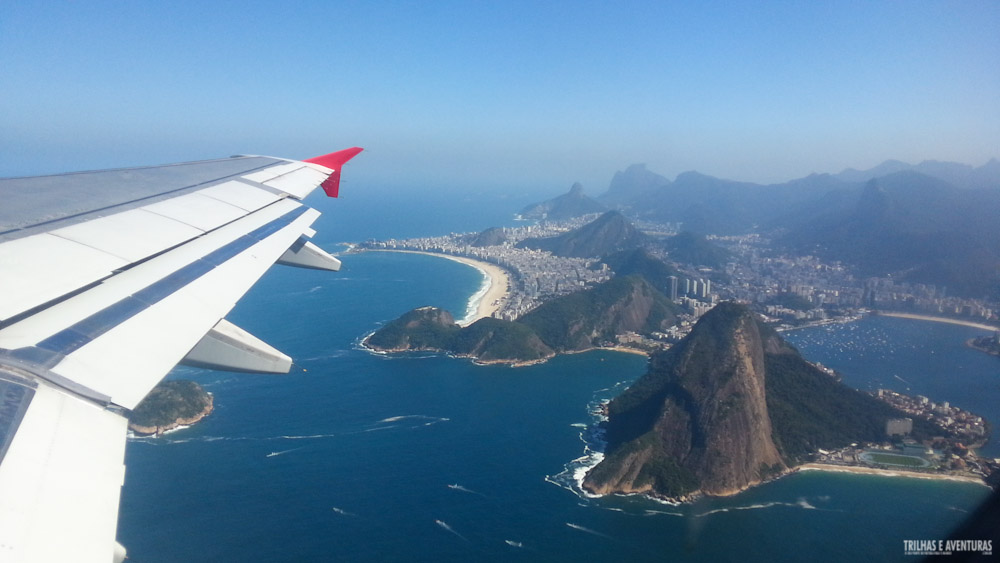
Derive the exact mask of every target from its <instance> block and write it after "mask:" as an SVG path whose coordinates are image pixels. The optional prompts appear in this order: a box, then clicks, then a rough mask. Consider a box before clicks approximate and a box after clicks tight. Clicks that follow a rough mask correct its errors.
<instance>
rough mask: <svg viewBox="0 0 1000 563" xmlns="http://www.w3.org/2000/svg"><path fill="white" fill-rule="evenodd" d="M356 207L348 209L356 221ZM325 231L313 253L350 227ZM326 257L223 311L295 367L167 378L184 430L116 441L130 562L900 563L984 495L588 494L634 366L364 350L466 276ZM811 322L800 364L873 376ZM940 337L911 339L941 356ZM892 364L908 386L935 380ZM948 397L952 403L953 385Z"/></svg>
mask: <svg viewBox="0 0 1000 563" xmlns="http://www.w3.org/2000/svg"><path fill="white" fill-rule="evenodd" d="M428 205H429V204H428ZM515 210H516V208H515ZM327 212H328V213H332V212H331V211H327ZM362 215H363V214H362V213H358V214H356V215H354V216H353V217H354V218H353V219H352V221H356V222H358V223H359V224H364V221H363V219H362V218H361V216H362ZM324 220H327V221H328V220H329V219H328V218H326V217H324ZM502 220H503V216H501V215H500V214H499V213H498V214H497V221H502ZM462 221H470V222H471V220H469V219H468V218H463V219H462ZM462 221H458V223H461V224H463V225H464V224H465V223H463V222H462ZM438 222H440V220H439V221H438ZM493 224H495V223H493ZM488 226H492V225H491V224H490V223H487V224H481V225H479V226H476V227H465V228H464V229H461V230H471V229H477V228H485V227H488ZM329 227H330V231H327V232H326V234H325V235H323V236H325V237H328V238H327V239H326V242H325V243H324V245H325V246H327V247H331V245H332V244H333V243H334V242H337V241H342V240H349V239H350V237H349V236H347V233H345V234H344V236H343V237H342V238H336V237H337V236H338V234H340V231H338V230H337V229H338V228H339V227H337V226H335V225H332V224H331V225H329ZM325 228H326V227H324V226H323V225H319V226H318V230H320V233H324V229H325ZM385 228H386V230H387V232H386V234H383V235H377V234H375V233H373V234H372V235H371V236H383V237H387V236H417V235H433V234H439V233H441V232H446V231H447V230H449V227H448V226H447V225H443V224H442V225H438V224H436V223H434V222H429V221H427V220H426V218H425V217H424V216H423V215H421V216H420V219H419V224H418V223H417V222H413V223H407V222H406V221H404V220H401V221H400V222H398V223H396V224H394V225H387V226H386V227H385ZM433 229H437V230H433ZM393 230H395V232H394V231H393ZM454 230H460V229H457V228H455V229H454ZM331 231H332V234H331ZM343 260H344V268H343V270H342V271H341V272H339V273H336V274H330V273H322V272H311V271H307V270H296V269H291V268H279V267H276V268H273V269H272V270H271V271H270V272H269V273H268V274H267V275H266V276H265V277H264V278H263V279H262V280H261V281H260V282H259V283H258V284H257V285H256V286H255V287H254V288H253V290H252V291H251V292H250V293H249V294H248V295H247V296H246V298H244V300H243V301H241V302H240V304H239V305H238V306H237V308H236V309H235V310H234V311H233V314H232V315H230V317H229V318H230V319H231V320H233V321H234V322H235V323H236V324H238V325H240V326H242V327H244V328H246V329H247V330H249V331H250V332H252V333H253V334H255V335H257V336H259V337H261V338H263V339H264V340H266V341H268V342H270V343H271V344H273V345H275V346H277V347H278V348H279V349H282V350H284V351H285V352H287V353H289V354H290V355H292V356H293V357H294V358H296V362H297V364H296V366H297V367H296V369H293V372H292V373H291V374H289V375H284V376H262V375H247V374H239V375H238V374H228V373H222V372H211V371H203V370H194V369H190V368H178V369H177V370H175V372H174V373H172V375H171V377H183V378H190V379H195V380H196V381H199V382H200V383H202V384H203V385H204V386H205V387H206V388H207V389H208V390H209V391H211V392H212V393H213V394H214V396H215V404H216V411H215V413H213V414H212V415H211V416H210V417H208V418H206V419H205V420H204V421H202V422H201V423H199V424H197V425H195V426H193V427H191V428H188V429H184V430H180V431H177V432H174V433H171V434H168V435H167V436H164V437H160V438H155V439H136V440H130V442H129V445H128V447H127V450H126V464H127V473H126V481H125V486H124V487H123V492H122V503H121V518H120V525H119V539H120V541H121V542H122V543H123V545H125V546H126V547H127V548H128V550H129V554H130V557H131V558H132V560H135V561H142V562H155V561H247V562H256V561H260V562H264V561H508V560H514V561H520V560H524V561H579V560H583V559H599V560H623V559H631V560H635V561H781V560H786V561H804V560H808V561H843V560H845V559H867V560H878V561H882V560H906V559H912V558H907V557H906V556H905V555H904V551H903V543H902V540H905V539H938V538H943V537H944V536H945V534H946V533H947V532H946V531H947V530H948V529H950V528H951V527H952V526H954V525H955V524H957V523H958V522H960V521H961V519H962V517H963V516H964V515H965V514H966V513H967V512H968V511H969V510H971V509H972V508H973V507H974V506H976V505H977V504H978V503H979V502H980V501H981V500H982V499H984V498H985V497H986V496H987V494H988V490H987V489H986V488H985V487H982V486H978V485H973V484H966V483H954V482H944V481H930V480H918V479H903V478H891V477H881V476H865V475H848V474H837V473H826V472H816V471H808V472H801V473H798V474H795V475H791V476H788V477H785V478H782V479H779V480H777V481H774V482H771V483H768V484H765V485H763V486H760V487H757V488H754V489H752V490H750V491H747V492H745V493H743V494H740V495H736V496H734V497H729V498H722V499H704V500H702V501H700V502H698V503H696V504H694V505H691V506H681V507H678V506H670V505H665V504H661V503H657V502H653V501H650V500H646V499H642V498H636V497H628V498H624V497H611V498H604V499H590V498H586V497H584V496H582V495H580V494H579V492H578V491H575V490H574V481H573V478H572V472H573V470H574V469H575V468H577V467H578V466H579V465H580V464H582V463H584V462H583V461H581V458H584V457H585V455H586V453H587V452H586V448H587V444H586V440H591V441H592V428H593V425H594V423H595V422H596V416H595V414H594V409H595V408H596V406H597V405H598V404H599V402H600V401H601V400H604V399H608V398H610V397H613V396H614V395H616V394H617V393H619V392H620V391H621V390H622V389H623V388H624V386H627V385H628V383H629V382H630V381H632V380H634V379H635V378H636V377H638V376H639V375H641V374H642V373H643V372H644V370H645V366H646V359H645V358H644V357H642V356H636V355H631V354H623V353H615V352H590V353H584V354H576V355H568V356H561V357H558V358H556V359H554V360H552V361H550V362H548V363H546V364H542V365H537V366H530V367H524V368H509V367H503V366H476V365H473V364H472V363H471V362H469V361H467V360H462V359H455V358H449V357H445V356H440V355H433V354H405V355H400V356H393V357H388V356H380V355H376V354H371V353H369V352H367V351H365V350H363V349H361V348H360V347H359V345H358V343H359V340H360V339H361V338H362V337H363V336H364V335H365V334H367V333H368V332H370V331H372V330H374V329H376V328H377V327H378V326H379V325H380V324H381V323H384V322H386V321H389V320H391V319H393V318H395V317H396V316H398V315H399V314H401V313H403V312H405V311H407V310H409V309H412V308H414V307H418V306H423V305H434V306H439V307H443V308H446V309H449V310H451V311H464V309H465V307H466V306H467V301H468V299H469V296H470V295H472V294H473V293H474V292H475V291H476V290H477V289H478V287H479V285H480V283H481V276H480V274H479V273H478V272H477V271H476V270H474V269H472V268H470V267H468V266H465V265H462V264H459V263H456V262H452V261H448V260H443V259H439V258H434V257H429V256H422V255H409V254H396V253H367V254H359V255H347V256H344V257H343ZM865 323H869V324H870V321H863V322H862V323H859V326H866V324H865ZM876 323H884V325H885V326H881V325H879V326H880V327H881V328H880V329H879V330H881V331H883V332H884V334H885V335H887V340H889V339H892V338H895V336H894V335H897V334H901V335H902V338H903V340H904V341H905V340H906V339H907V338H910V336H908V334H909V333H908V332H907V330H908V329H907V327H908V326H909V325H905V324H899V323H894V322H893V321H890V320H888V319H878V320H877V321H876ZM897 325H899V326H897ZM927 325H930V323H921V324H920V326H921V327H926V326H927ZM934 326H935V327H936V326H937V325H934ZM941 326H944V325H941ZM900 327H902V328H900ZM952 328H954V327H952ZM958 328H960V327H958ZM824 330H826V329H806V330H802V331H797V332H795V333H791V334H794V342H795V344H796V345H797V346H799V347H800V348H801V349H802V350H803V351H806V352H807V356H808V355H809V354H810V353H811V354H815V355H816V356H820V355H823V354H824V353H826V354H828V355H827V356H826V357H824V358H816V359H819V361H822V362H824V363H826V364H828V365H830V366H832V367H834V368H837V369H840V370H841V371H844V372H845V380H848V378H849V377H854V376H853V375H849V372H850V373H857V374H859V375H857V377H858V378H859V379H857V380H856V381H858V382H859V383H853V384H855V385H857V386H859V387H860V386H863V385H865V384H867V383H864V382H868V381H875V379H874V378H875V377H876V376H877V377H882V375H880V374H883V371H884V369H879V370H876V372H877V373H876V372H862V371H861V370H855V369H854V365H855V364H852V363H850V362H851V361H853V360H851V359H850V358H854V357H855V356H849V357H844V358H842V359H840V360H838V359H837V356H836V354H834V353H833V350H838V351H839V350H840V349H841V348H842V347H843V346H842V345H841V341H845V342H846V341H847V339H848V337H847V336H844V335H839V334H837V333H832V334H826V333H824V332H822V331H824ZM916 330H917V332H922V330H923V329H916ZM931 330H937V328H934V329H931ZM791 334H790V336H791ZM955 336H956V335H954V334H948V332H947V331H945V332H944V333H942V334H941V335H940V337H939V339H937V340H935V341H933V342H930V343H926V344H924V346H927V347H932V348H934V349H935V350H936V352H935V353H936V354H942V355H950V354H958V350H961V348H960V347H959V348H955V347H953V346H952V345H951V344H953V341H954V337H955ZM957 336H958V337H959V340H961V337H962V336H963V335H962V334H958V335H957ZM851 338H853V337H851ZM861 340H864V339H861ZM852 341H853V340H852ZM877 345H878V346H882V343H878V344H877ZM858 347H859V348H858V349H859V350H868V348H867V347H865V345H864V344H862V343H858ZM838 353H839V352H838ZM899 355H903V354H902V353H900V354H899ZM983 356H984V358H986V359H988V360H996V359H995V358H990V357H989V356H985V355H983ZM963 357H964V356H963ZM963 361H964V360H963ZM841 362H842V363H841ZM970 362H972V363H976V362H975V361H973V360H970ZM946 363H948V362H946ZM951 363H954V362H951ZM998 364H1000V362H996V363H993V364H991V363H990V362H988V361H987V362H983V364H982V365H979V364H978V363H977V364H976V365H975V366H972V367H970V368H969V370H970V372H975V375H970V372H964V371H963V372H949V373H950V374H951V375H949V377H951V378H952V379H954V380H955V381H954V382H955V383H956V386H954V388H956V389H957V388H963V389H971V388H969V387H961V386H959V385H958V384H960V383H962V382H963V381H965V380H966V379H970V378H978V377H986V378H988V377H989V375H988V374H992V376H993V377H996V376H997V372H998V370H997V365H998ZM858 365H861V366H866V365H868V362H866V361H863V360H860V361H859V364H858ZM889 365H896V364H893V363H892V361H889V360H887V363H886V364H885V366H889ZM962 365H965V364H964V363H963V364H962ZM984 366H985V367H984ZM885 369H889V368H888V367H886V368H885ZM897 369H899V370H900V371H899V374H900V375H901V376H902V377H904V378H906V379H908V380H910V381H911V383H914V381H913V380H918V381H924V380H925V379H926V380H927V384H928V385H930V384H931V382H932V381H933V380H934V376H933V374H928V375H927V376H926V377H925V376H920V377H917V376H916V375H915V374H914V373H913V372H914V370H913V369H912V368H911V367H907V366H898V367H897ZM983 369H986V371H987V372H988V374H987V375H983V374H982V373H980V372H981V370H983ZM990 369H992V371H989V370H990ZM890 377H891V374H890ZM987 380H988V379H987ZM852 381H854V380H852ZM878 381H881V380H878ZM873 384H874V383H873ZM922 384H923V383H921V385H922ZM946 387H948V388H949V389H952V388H953V386H946ZM996 388H997V386H996V381H995V380H994V381H993V386H992V388H990V389H986V391H985V392H987V393H993V395H992V400H993V403H994V404H995V403H997V401H996V398H997V391H996ZM976 389H978V388H976ZM918 392H919V391H918ZM970 392H971V390H970ZM977 392H979V391H977ZM926 394H928V395H930V396H935V395H934V394H933V393H932V392H931V391H927V393H926ZM954 397H955V398H954V399H953V400H952V402H953V403H954V404H957V405H960V406H962V405H963V403H962V400H964V399H963V396H962V393H961V392H956V394H955V396H954ZM942 399H943V400H949V399H947V398H945V397H942ZM986 400H989V397H987V399H986ZM969 408H972V407H971V406H970V407H969ZM973 410H974V409H973ZM984 414H985V413H984ZM575 460H576V461H575ZM970 539H974V538H970Z"/></svg>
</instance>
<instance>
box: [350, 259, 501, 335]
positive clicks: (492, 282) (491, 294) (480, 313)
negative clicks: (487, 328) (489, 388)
mask: <svg viewBox="0 0 1000 563" xmlns="http://www.w3.org/2000/svg"><path fill="white" fill-rule="evenodd" d="M362 252H402V253H406V254H423V255H426V256H436V257H438V258H445V259H447V260H451V261H453V262H459V263H462V264H465V265H466V266H472V267H473V268H475V269H477V270H479V271H480V272H481V273H482V274H483V277H484V278H485V279H484V282H483V286H482V287H481V288H480V289H479V290H478V291H476V292H475V293H473V294H472V296H471V297H470V298H469V309H470V310H471V309H473V308H474V309H475V310H474V311H470V312H469V313H468V314H466V316H465V318H463V319H462V320H460V321H458V325H459V326H463V327H464V326H469V325H471V324H472V323H474V322H476V321H478V320H479V319H482V318H485V317H492V316H493V315H494V314H495V313H496V312H497V311H499V310H500V309H501V308H502V307H503V302H504V301H505V300H506V299H507V297H508V296H509V295H510V276H509V275H508V274H507V271H506V270H504V269H503V268H501V267H500V266H497V265H496V264H492V263H490V262H484V261H482V260H476V259H475V258H468V257H466V256H455V255H453V254H444V253H441V252H427V251H424V250H396V249H385V250H383V249H364V250H362Z"/></svg>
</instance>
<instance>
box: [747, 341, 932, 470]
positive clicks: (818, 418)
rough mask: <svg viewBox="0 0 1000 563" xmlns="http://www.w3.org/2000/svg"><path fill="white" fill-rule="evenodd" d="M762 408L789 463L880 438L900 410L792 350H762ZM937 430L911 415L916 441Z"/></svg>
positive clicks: (881, 439) (776, 441) (899, 413)
mask: <svg viewBox="0 0 1000 563" xmlns="http://www.w3.org/2000/svg"><path fill="white" fill-rule="evenodd" d="M765 362H766V365H767V381H766V382H765V383H766V389H767V409H768V413H769V414H770V416H771V427H772V430H773V435H772V437H773V439H774V442H775V445H777V446H778V449H779V450H780V451H781V453H782V456H783V457H785V459H786V460H787V461H789V462H800V461H802V460H804V459H805V457H806V455H807V454H809V453H813V452H815V451H816V450H817V449H819V448H823V449H836V448H842V447H845V446H848V445H850V444H851V443H854V442H881V441H883V440H885V438H886V435H885V424H886V421H888V420H889V419H890V418H901V417H904V416H906V415H905V413H903V412H901V411H899V410H897V409H895V408H893V407H892V406H890V405H889V404H887V403H885V402H883V401H880V400H878V399H876V398H875V397H872V396H871V395H868V394H866V393H862V392H861V391H858V390H856V389H852V388H851V387H848V386H846V385H844V384H842V383H839V382H837V381H835V380H834V379H833V378H831V377H830V376H829V375H827V374H825V373H823V372H821V371H819V370H818V369H816V368H815V367H813V366H812V365H810V364H809V363H808V362H806V361H805V360H803V359H802V358H801V357H800V356H798V355H797V354H767V355H766V356H765ZM938 434H940V432H939V431H935V429H934V426H933V425H932V424H931V423H930V422H927V421H926V420H924V419H921V418H916V417H914V418H913V432H912V436H913V437H914V438H916V439H918V440H919V439H924V438H929V437H931V436H934V435H938Z"/></svg>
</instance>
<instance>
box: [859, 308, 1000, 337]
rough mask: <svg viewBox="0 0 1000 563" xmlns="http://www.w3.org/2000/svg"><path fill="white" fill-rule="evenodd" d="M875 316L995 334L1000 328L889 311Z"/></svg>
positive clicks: (945, 318) (877, 313) (877, 312)
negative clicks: (968, 328)
mask: <svg viewBox="0 0 1000 563" xmlns="http://www.w3.org/2000/svg"><path fill="white" fill-rule="evenodd" d="M875 314H876V315H878V316H882V317H896V318H899V319H913V320H917V321H931V322H935V323H948V324H953V325H962V326H967V327H971V328H981V329H983V330H989V331H992V332H996V331H998V330H1000V327H995V326H991V325H988V324H983V323H977V322H973V321H963V320H960V319H950V318H948V317H933V316H930V315H917V314H914V313H893V312H889V311H876V312H875Z"/></svg>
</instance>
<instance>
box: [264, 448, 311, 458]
mask: <svg viewBox="0 0 1000 563" xmlns="http://www.w3.org/2000/svg"><path fill="white" fill-rule="evenodd" d="M304 447H305V446H300V447H298V448H292V449H290V450H281V451H280V452H271V453H269V454H267V455H266V456H264V457H277V456H279V455H284V454H287V453H288V452H294V451H296V450H301V449H302V448H304Z"/></svg>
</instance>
